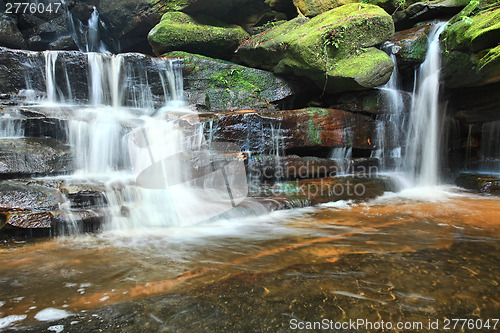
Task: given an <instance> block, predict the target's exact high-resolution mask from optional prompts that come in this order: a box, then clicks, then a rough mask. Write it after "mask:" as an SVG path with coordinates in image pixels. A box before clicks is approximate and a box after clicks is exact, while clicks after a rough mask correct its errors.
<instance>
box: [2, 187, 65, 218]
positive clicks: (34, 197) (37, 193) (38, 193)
mask: <svg viewBox="0 0 500 333" xmlns="http://www.w3.org/2000/svg"><path fill="white" fill-rule="evenodd" d="M0 193H1V194H2V195H0V210H2V211H5V210H12V211H14V210H29V211H50V210H56V209H58V208H59V205H60V204H62V203H64V201H65V200H64V197H63V195H62V194H61V193H60V192H59V191H57V190H55V189H52V188H48V187H44V186H41V185H38V184H36V183H34V184H33V183H30V182H26V181H16V180H12V181H1V182H0Z"/></svg>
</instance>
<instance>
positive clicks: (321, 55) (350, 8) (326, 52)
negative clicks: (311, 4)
mask: <svg viewBox="0 0 500 333" xmlns="http://www.w3.org/2000/svg"><path fill="white" fill-rule="evenodd" d="M393 34H394V25H393V21H392V18H391V16H390V15H388V14H387V13H386V12H385V11H383V10H382V9H381V8H380V7H377V6H373V5H369V4H359V3H356V4H348V5H344V6H342V7H338V8H335V9H332V10H330V11H328V12H326V13H324V14H321V15H318V16H316V17H314V18H312V19H305V18H303V17H298V18H296V19H293V20H291V21H289V22H287V23H284V24H281V25H280V26H278V27H276V28H273V29H270V30H269V31H267V32H265V33H263V34H261V35H257V36H255V37H253V38H251V39H250V40H248V41H247V42H245V43H244V44H243V45H242V46H241V47H240V48H239V51H238V52H239V54H240V56H241V58H242V59H243V60H244V61H245V62H246V63H248V64H250V65H251V66H256V67H263V68H266V69H270V70H273V71H275V72H277V73H284V74H288V73H292V74H294V75H298V76H307V77H309V78H311V79H313V80H314V81H315V82H317V84H318V86H320V87H321V88H323V87H324V86H325V81H329V82H336V81H335V80H330V76H331V75H332V74H333V75H336V74H337V72H336V70H341V71H349V68H351V69H354V71H351V73H353V74H354V76H351V78H352V79H353V80H354V84H351V85H350V86H349V87H347V88H348V89H345V88H346V87H343V86H342V85H331V84H328V86H327V90H328V91H329V92H338V91H343V90H349V89H353V88H354V89H359V88H361V87H362V86H363V85H356V84H355V83H356V81H357V79H358V78H359V77H361V76H360V73H359V72H358V71H356V68H355V66H356V65H357V63H356V62H354V63H349V62H345V61H343V60H344V59H346V58H348V59H355V58H356V56H357V55H360V54H362V53H363V52H364V51H365V49H366V48H369V47H371V46H374V45H378V44H380V43H382V42H384V41H386V40H387V39H389V38H390V37H391V36H392V35H393ZM370 52H371V51H370ZM375 53H376V52H375ZM380 57H385V60H386V61H385V64H388V63H389V62H390V58H389V57H388V56H387V55H386V54H385V53H384V52H381V51H380V54H379V55H378V56H377V59H376V61H375V63H373V64H372V65H373V66H375V67H378V66H379V65H380V61H378V58H380ZM367 62H369V59H368V58H367V59H366V61H364V63H367ZM342 66H346V68H340V67H342ZM390 66H391V68H392V62H390ZM378 69H379V68H378ZM325 72H326V75H325ZM372 72H373V68H372V70H371V71H369V70H365V71H364V73H372ZM375 77H378V79H379V82H375V85H380V84H383V83H385V82H386V81H387V80H388V79H389V76H387V77H383V78H381V77H380V76H375ZM373 78H374V77H372V79H373ZM386 79H387V80H386ZM362 81H368V79H367V78H365V79H363V80H362Z"/></svg>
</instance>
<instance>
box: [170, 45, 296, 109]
mask: <svg viewBox="0 0 500 333" xmlns="http://www.w3.org/2000/svg"><path fill="white" fill-rule="evenodd" d="M166 56H168V57H176V58H182V59H183V61H184V91H185V93H186V97H187V100H188V103H189V104H191V105H196V107H197V108H198V109H199V110H206V111H225V110H241V109H250V108H261V109H274V105H273V103H276V102H278V101H281V100H283V99H285V98H287V97H291V96H293V95H294V94H295V92H296V88H295V87H294V85H292V84H290V83H289V82H287V81H285V80H284V79H281V78H278V77H277V76H276V75H275V74H273V73H271V72H268V71H263V70H260V69H255V68H249V67H245V66H241V65H237V64H234V63H231V62H227V61H223V60H218V59H212V58H208V57H205V56H201V55H196V54H190V53H186V52H180V51H175V52H170V53H167V54H166Z"/></svg>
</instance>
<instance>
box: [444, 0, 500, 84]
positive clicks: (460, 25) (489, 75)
mask: <svg viewBox="0 0 500 333" xmlns="http://www.w3.org/2000/svg"><path fill="white" fill-rule="evenodd" d="M441 43H442V45H443V48H444V54H443V73H444V75H443V76H444V79H445V82H446V84H447V85H448V86H449V87H463V86H471V85H476V86H482V85H486V84H490V83H494V82H500V47H499V46H498V45H499V44H500V4H499V3H498V2H493V3H492V2H491V1H472V2H471V3H470V4H469V5H468V6H467V7H466V8H464V10H463V11H462V12H460V13H459V14H458V15H456V16H455V17H454V18H453V19H452V20H451V21H450V26H449V27H448V29H446V30H445V31H444V32H443V34H442V36H441Z"/></svg>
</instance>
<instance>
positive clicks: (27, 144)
mask: <svg viewBox="0 0 500 333" xmlns="http://www.w3.org/2000/svg"><path fill="white" fill-rule="evenodd" d="M72 161H73V157H72V154H71V152H70V148H69V146H68V145H66V144H63V143H61V142H60V141H57V140H54V139H51V138H16V139H0V177H3V178H5V177H12V176H14V175H19V176H34V175H52V174H66V173H69V172H72V171H73V162H72Z"/></svg>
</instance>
